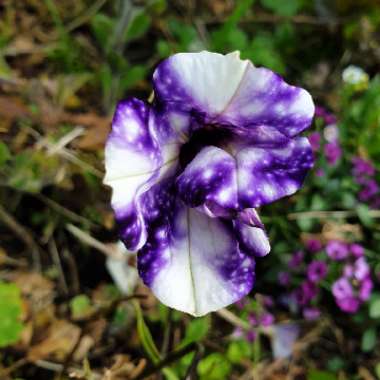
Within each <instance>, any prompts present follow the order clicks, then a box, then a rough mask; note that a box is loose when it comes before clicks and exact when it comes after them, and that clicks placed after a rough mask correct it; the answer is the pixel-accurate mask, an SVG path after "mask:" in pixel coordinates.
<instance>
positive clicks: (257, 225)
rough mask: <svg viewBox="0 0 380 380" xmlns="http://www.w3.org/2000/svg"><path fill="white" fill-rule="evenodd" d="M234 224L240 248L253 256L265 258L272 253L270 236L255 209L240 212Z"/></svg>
mask: <svg viewBox="0 0 380 380" xmlns="http://www.w3.org/2000/svg"><path fill="white" fill-rule="evenodd" d="M233 223H234V230H235V233H236V238H237V239H238V241H239V244H240V248H241V249H242V250H243V251H244V252H247V253H249V254H251V255H253V256H256V257H263V256H265V255H267V254H268V253H269V252H270V244H269V240H268V236H267V234H266V232H265V229H264V225H263V224H262V223H261V220H260V217H259V215H258V214H257V212H256V210H255V209H253V208H252V209H245V210H244V211H242V212H240V213H239V215H238V217H237V218H236V220H235V221H234V222H233Z"/></svg>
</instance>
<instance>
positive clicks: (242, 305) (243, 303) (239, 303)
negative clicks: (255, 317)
mask: <svg viewBox="0 0 380 380" xmlns="http://www.w3.org/2000/svg"><path fill="white" fill-rule="evenodd" d="M247 303H248V300H247V299H246V298H242V299H240V300H238V301H237V302H235V306H236V307H237V308H238V309H239V310H243V309H244V308H245V307H246V306H247Z"/></svg>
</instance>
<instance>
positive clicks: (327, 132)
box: [323, 124, 339, 143]
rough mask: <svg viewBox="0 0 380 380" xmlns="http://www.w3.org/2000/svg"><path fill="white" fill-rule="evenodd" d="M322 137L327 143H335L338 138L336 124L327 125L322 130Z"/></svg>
mask: <svg viewBox="0 0 380 380" xmlns="http://www.w3.org/2000/svg"><path fill="white" fill-rule="evenodd" d="M323 137H324V138H325V140H326V141H327V142H330V143H331V142H334V141H337V140H338V138H339V130H338V127H337V125H336V124H329V125H327V126H326V127H325V128H324V129H323Z"/></svg>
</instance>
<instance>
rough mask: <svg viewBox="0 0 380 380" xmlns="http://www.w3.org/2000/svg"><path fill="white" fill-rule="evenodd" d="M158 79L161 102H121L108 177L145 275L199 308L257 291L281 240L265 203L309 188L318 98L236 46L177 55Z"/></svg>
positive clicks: (167, 300) (165, 298)
mask: <svg viewBox="0 0 380 380" xmlns="http://www.w3.org/2000/svg"><path fill="white" fill-rule="evenodd" d="M153 87H154V101H153V103H151V104H148V103H146V102H143V101H141V100H138V99H135V98H132V99H127V100H125V101H122V102H120V103H119V104H118V106H117V108H116V111H115V115H114V118H113V122H112V131H111V133H110V135H109V138H108V141H107V144H106V150H105V165H106V176H105V179H104V182H105V183H106V184H107V185H109V186H111V187H112V189H113V194H112V200H111V202H112V206H113V209H114V211H115V216H116V220H117V222H118V225H119V229H120V235H121V238H122V240H123V242H124V243H125V245H126V247H127V248H128V249H129V250H132V251H138V255H137V258H138V271H139V274H140V276H141V278H142V279H143V281H144V283H145V284H146V285H148V286H149V287H150V288H151V289H152V291H153V293H154V294H155V295H156V296H157V298H158V299H159V300H160V301H162V302H163V303H164V304H166V305H168V306H170V307H173V308H175V309H178V310H181V311H185V312H187V313H190V314H193V315H196V316H200V315H204V314H206V313H208V312H211V311H214V310H217V309H220V308H222V307H224V306H227V305H229V304H231V303H233V302H236V301H237V300H239V299H241V298H242V297H243V296H245V295H246V294H247V293H248V292H249V291H250V290H251V288H252V286H253V283H254V278H255V274H254V268H255V257H261V256H265V255H266V254H267V253H268V252H269V250H270V245H269V242H268V238H267V235H266V233H265V230H264V226H263V224H262V223H261V221H260V218H259V216H258V214H257V212H256V210H255V209H256V208H258V207H260V206H263V205H265V204H268V203H271V202H274V201H276V200H277V199H280V198H282V197H285V196H288V195H291V194H293V193H295V192H296V191H297V190H298V189H299V188H300V187H301V185H302V183H303V181H304V178H305V176H306V174H307V172H308V170H309V169H310V168H311V166H312V161H313V159H312V152H311V148H310V145H309V143H308V140H307V138H305V137H299V134H300V133H301V132H302V131H304V130H305V129H306V128H307V127H308V126H309V125H310V122H311V119H312V117H313V113H314V105H313V101H312V99H311V96H310V95H309V93H308V92H306V91H305V90H303V89H301V88H298V87H294V86H290V85H288V84H287V83H285V82H284V81H283V79H282V78H281V77H280V76H278V75H277V74H275V73H273V72H272V71H270V70H268V69H265V68H256V67H255V66H253V65H252V63H251V62H249V61H247V60H241V59H240V58H239V54H237V53H231V54H227V55H221V54H216V53H210V52H205V51H204V52H201V53H180V54H175V55H173V56H171V57H169V58H168V59H166V60H164V61H163V62H162V63H161V64H160V65H159V66H158V67H157V69H156V70H155V72H154V74H153Z"/></svg>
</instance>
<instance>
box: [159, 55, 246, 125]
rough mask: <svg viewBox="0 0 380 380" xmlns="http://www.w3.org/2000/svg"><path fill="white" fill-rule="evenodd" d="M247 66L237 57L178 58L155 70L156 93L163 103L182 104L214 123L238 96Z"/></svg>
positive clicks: (162, 64)
mask: <svg viewBox="0 0 380 380" xmlns="http://www.w3.org/2000/svg"><path fill="white" fill-rule="evenodd" d="M247 66H248V61H242V60H240V59H239V58H238V56H237V55H236V54H235V53H233V54H227V55H222V54H218V53H211V52H207V51H202V52H200V53H179V54H175V55H172V56H171V57H169V58H167V59H165V60H164V61H163V62H162V63H161V64H160V65H159V66H158V67H157V69H156V70H155V72H154V74H153V85H154V90H155V93H156V96H157V99H158V100H159V101H161V102H165V103H180V104H181V105H184V106H187V109H188V110H195V111H198V112H199V113H202V114H205V115H206V116H207V120H212V119H213V118H215V117H216V116H218V115H219V114H220V113H222V112H223V110H224V109H225V108H226V106H227V104H228V103H229V101H230V100H231V98H232V97H233V96H234V94H235V92H236V89H237V88H238V86H239V84H240V82H241V80H242V78H243V76H244V73H245V70H246V69H247Z"/></svg>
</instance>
